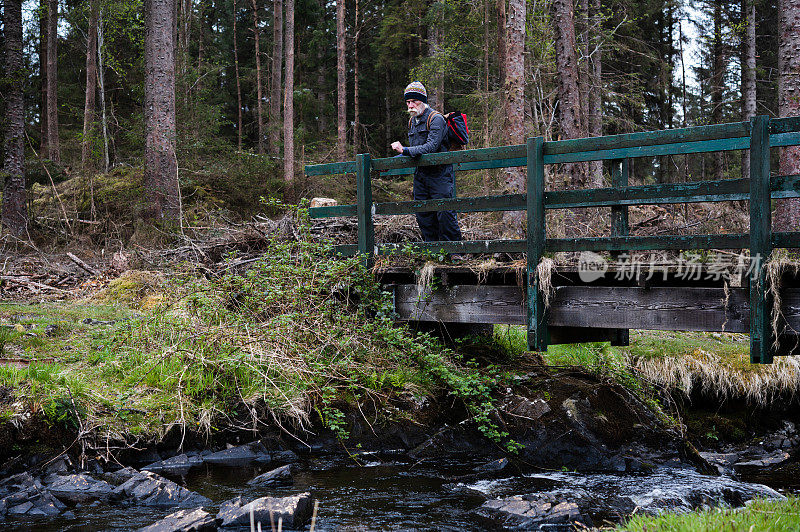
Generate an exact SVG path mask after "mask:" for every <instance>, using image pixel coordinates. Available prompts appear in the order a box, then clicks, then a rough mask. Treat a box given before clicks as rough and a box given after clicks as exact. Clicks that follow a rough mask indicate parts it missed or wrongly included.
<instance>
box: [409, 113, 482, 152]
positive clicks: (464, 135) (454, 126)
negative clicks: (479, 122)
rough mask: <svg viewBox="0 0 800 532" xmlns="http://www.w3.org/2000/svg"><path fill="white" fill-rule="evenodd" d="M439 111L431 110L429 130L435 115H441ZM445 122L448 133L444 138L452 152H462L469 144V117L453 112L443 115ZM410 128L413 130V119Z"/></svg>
mask: <svg viewBox="0 0 800 532" xmlns="http://www.w3.org/2000/svg"><path fill="white" fill-rule="evenodd" d="M441 114H442V113H440V112H439V111H434V110H432V109H431V114H429V115H428V120H427V125H428V129H430V128H431V119H432V118H433V117H434V115H441ZM442 116H443V117H444V121H445V122H446V123H447V131H445V134H444V138H445V139H446V140H447V142H448V146H449V149H450V150H460V149H461V148H463V147H464V146H466V144H467V142H469V126H468V125H467V115H465V114H464V113H459V112H452V113H447V114H445V115H442ZM408 128H409V129H411V119H410V118H409V119H408Z"/></svg>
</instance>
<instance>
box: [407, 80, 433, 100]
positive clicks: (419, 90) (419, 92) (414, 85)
mask: <svg viewBox="0 0 800 532" xmlns="http://www.w3.org/2000/svg"><path fill="white" fill-rule="evenodd" d="M403 99H405V100H419V101H421V102H422V103H428V91H426V90H425V85H423V84H422V83H420V82H419V81H412V82H411V83H409V84H408V87H406V90H404V91H403Z"/></svg>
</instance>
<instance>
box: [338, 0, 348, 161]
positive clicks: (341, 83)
mask: <svg viewBox="0 0 800 532" xmlns="http://www.w3.org/2000/svg"><path fill="white" fill-rule="evenodd" d="M344 2H345V0H336V95H337V103H336V107H337V109H336V111H337V115H336V116H337V117H336V158H337V159H338V160H340V161H344V160H345V158H346V157H347V78H346V76H345V75H346V72H345V69H346V68H347V67H346V65H345V56H344V53H345V39H346V38H347V37H346V35H345V31H344V8H345V4H344Z"/></svg>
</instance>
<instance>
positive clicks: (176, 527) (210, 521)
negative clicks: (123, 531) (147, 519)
mask: <svg viewBox="0 0 800 532" xmlns="http://www.w3.org/2000/svg"><path fill="white" fill-rule="evenodd" d="M216 529H217V526H216V520H215V519H214V516H212V515H211V514H209V513H208V512H206V511H205V510H203V509H202V508H195V509H194V510H178V511H177V512H175V513H173V514H169V515H168V516H166V517H165V518H164V519H162V520H161V521H157V522H155V523H153V524H152V525H149V526H146V527H143V528H140V529H139V530H137V531H136V532H211V531H213V530H216Z"/></svg>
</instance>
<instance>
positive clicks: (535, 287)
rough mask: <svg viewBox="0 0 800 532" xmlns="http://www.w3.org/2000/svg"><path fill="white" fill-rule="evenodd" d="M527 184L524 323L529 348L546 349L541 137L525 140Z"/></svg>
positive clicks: (544, 228) (545, 238)
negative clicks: (541, 274)
mask: <svg viewBox="0 0 800 532" xmlns="http://www.w3.org/2000/svg"><path fill="white" fill-rule="evenodd" d="M527 151H528V185H527V188H528V190H527V192H528V194H527V202H528V205H527V207H528V209H527V215H528V219H527V225H528V239H527V259H528V264H527V276H526V277H527V283H526V287H527V291H526V300H527V303H528V305H527V308H528V312H527V316H526V317H527V326H528V349H530V350H531V351H547V344H548V343H550V335H549V332H548V330H547V316H546V312H547V309H546V308H545V305H544V300H543V297H542V290H541V288H542V287H541V283H540V280H539V273H538V266H539V262H540V261H541V259H542V256H543V255H544V246H545V242H546V240H547V228H546V226H545V217H544V212H545V211H544V138H542V137H536V138H530V139H528V143H527Z"/></svg>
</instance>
